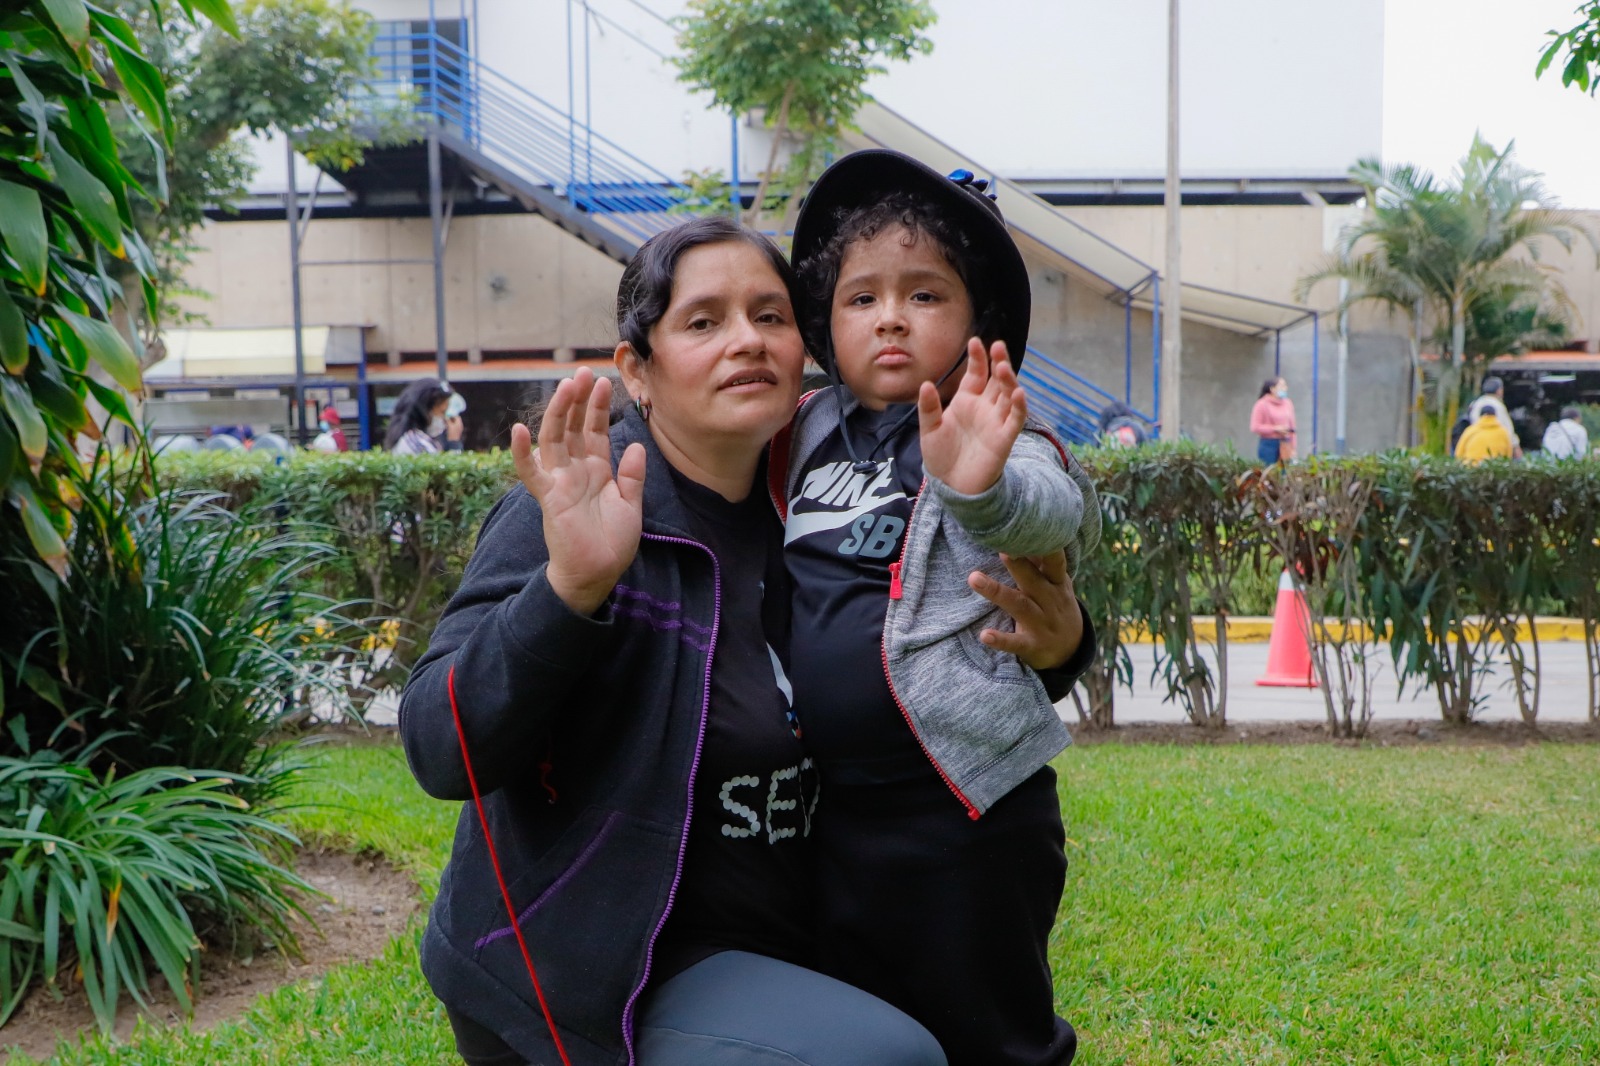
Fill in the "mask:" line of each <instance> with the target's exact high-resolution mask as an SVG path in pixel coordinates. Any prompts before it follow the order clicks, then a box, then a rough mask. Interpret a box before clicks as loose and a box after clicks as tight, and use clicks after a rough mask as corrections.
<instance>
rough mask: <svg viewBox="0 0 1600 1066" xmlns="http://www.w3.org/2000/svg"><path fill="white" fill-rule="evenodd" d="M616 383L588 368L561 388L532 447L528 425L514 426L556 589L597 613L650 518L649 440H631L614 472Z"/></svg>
mask: <svg viewBox="0 0 1600 1066" xmlns="http://www.w3.org/2000/svg"><path fill="white" fill-rule="evenodd" d="M610 413H611V382H610V380H609V379H607V378H603V377H602V378H600V379H599V380H598V381H596V380H595V376H594V374H593V373H592V372H591V371H590V370H589V369H588V368H587V367H584V368H582V369H580V370H579V371H578V372H577V373H576V374H574V375H573V376H572V377H571V378H569V379H568V380H566V381H563V382H562V383H561V384H560V385H559V386H557V387H556V394H555V396H554V397H552V398H551V400H550V406H549V407H548V408H546V409H545V415H544V423H543V425H541V426H540V428H539V450H538V451H537V452H535V451H534V450H533V438H532V435H531V434H530V433H529V432H528V427H527V426H523V425H515V426H512V427H511V458H512V460H513V461H514V462H515V463H516V467H517V477H518V478H519V479H520V480H521V481H522V484H523V487H524V488H526V489H527V490H528V493H529V494H530V495H531V496H533V498H534V499H536V500H538V501H539V505H540V507H541V508H542V509H543V511H544V539H545V546H546V548H548V549H549V552H550V564H549V566H548V568H547V569H546V571H545V574H546V577H547V579H548V580H549V582H550V587H551V588H552V589H553V590H554V591H555V593H556V595H557V596H560V597H561V599H562V601H563V602H565V603H566V605H567V606H568V607H571V608H572V609H573V610H574V611H576V612H577V613H579V614H592V613H593V612H594V611H595V610H596V609H598V608H599V606H600V605H601V604H602V603H604V602H605V600H606V597H607V596H609V595H611V590H612V589H613V588H615V587H616V584H617V579H618V578H620V577H621V576H622V572H623V571H624V570H626V569H627V568H628V564H629V563H631V562H633V557H634V556H635V555H636V554H637V553H638V551H639V534H640V532H641V531H642V529H643V521H644V446H643V445H640V444H630V445H629V446H628V450H627V451H625V452H623V453H622V460H621V461H620V462H619V463H618V464H617V471H616V476H615V477H613V476H612V472H611V435H610V432H609V424H610Z"/></svg>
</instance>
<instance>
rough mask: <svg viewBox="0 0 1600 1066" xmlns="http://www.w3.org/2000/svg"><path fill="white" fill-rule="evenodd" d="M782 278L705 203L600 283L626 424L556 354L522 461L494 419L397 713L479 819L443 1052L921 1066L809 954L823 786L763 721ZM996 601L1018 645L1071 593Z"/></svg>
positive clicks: (923, 1039) (764, 250)
mask: <svg viewBox="0 0 1600 1066" xmlns="http://www.w3.org/2000/svg"><path fill="white" fill-rule="evenodd" d="M794 290H795V284H794V278H793V274H792V272H791V271H790V270H789V267H788V264H787V263H785V262H784V260H783V257H782V255H781V254H780V253H779V252H778V251H777V249H776V248H774V247H773V246H772V245H771V243H770V242H768V241H767V240H766V239H765V238H763V237H761V236H759V235H757V234H754V233H752V232H750V231H748V230H745V229H743V228H741V227H739V226H738V225H737V224H735V223H733V222H731V221H729V220H726V219H719V218H708V219H699V220H695V221H693V222H689V223H685V224H683V225H680V226H678V227H675V228H674V229H672V230H669V231H667V232H665V233H663V234H660V235H658V236H657V237H655V238H653V239H652V240H651V241H649V242H647V243H646V244H645V246H644V247H643V248H642V249H641V250H640V252H639V253H638V254H637V255H636V256H635V257H634V259H633V261H632V262H631V263H630V264H629V265H628V268H627V269H626V270H625V271H624V273H623V277H622V283H621V286H620V289H619V293H618V301H617V304H618V306H617V322H618V331H619V333H620V334H621V338H622V340H621V343H620V344H618V346H617V349H616V363H617V367H618V370H619V372H620V374H621V377H622V380H623V381H624V382H625V384H626V386H627V390H628V393H629V395H630V396H631V397H632V398H633V401H634V403H633V407H632V408H631V409H630V410H629V411H628V412H627V414H626V415H625V417H624V419H623V420H622V422H621V423H620V424H618V425H617V426H616V427H614V428H612V429H611V430H610V431H609V433H608V428H607V423H608V414H607V409H608V406H609V401H610V392H611V385H610V383H609V382H607V381H604V380H601V381H595V380H594V378H593V377H592V375H590V374H589V372H588V371H587V370H580V371H579V372H578V373H577V374H576V375H574V377H573V378H572V379H571V380H569V381H565V382H563V383H562V384H561V385H560V386H559V388H558V389H557V391H556V394H555V396H554V398H553V399H552V401H551V403H550V406H549V408H548V409H547V411H546V413H545V416H544V419H543V422H542V425H541V428H540V433H539V443H540V447H539V451H538V452H537V453H536V454H534V453H532V449H531V441H530V437H529V433H528V431H527V429H526V428H525V427H522V426H517V427H514V428H513V432H512V454H513V456H514V458H515V460H516V464H517V470H518V476H519V478H520V480H521V481H522V487H520V488H514V489H513V490H512V491H511V492H510V493H509V494H508V495H507V496H506V497H505V498H504V499H503V500H502V501H501V502H500V504H499V505H497V507H496V508H495V510H494V511H493V512H492V513H491V514H490V516H489V518H488V519H487V520H486V521H485V523H484V527H483V531H482V533H481V534H480V537H479V542H478V547H477V550H476V551H475V553H474V555H473V558H472V561H471V563H470V564H469V565H468V568H467V573H466V575H465V578H464V580H463V582H462V585H461V589H460V591H459V592H458V593H457V595H456V597H455V598H454V599H453V600H452V602H451V604H450V606H449V608H448V609H447V610H446V612H445V615H444V617H443V618H442V619H441V621H440V623H439V627H438V629H437V630H436V631H435V633H434V636H433V638H432V641H431V642H430V645H429V648H428V652H427V653H426V655H425V656H424V657H423V659H422V661H421V662H420V663H419V664H418V667H417V669H416V671H415V672H414V673H413V675H412V678H411V680H410V681H409V682H408V684H407V687H406V691H405V694H404V697H403V699H402V702H401V712H400V728H401V735H402V739H403V740H404V743H405V747H406V752H407V756H408V758H409V760H410V763H411V766H412V769H413V772H414V773H415V774H416V775H417V777H418V779H419V781H420V782H421V783H422V785H423V787H424V788H426V789H427V790H428V791H429V792H430V793H431V794H433V795H435V796H439V797H441V798H449V799H457V800H464V799H468V798H471V797H472V796H473V795H474V792H475V791H476V792H477V793H480V794H482V796H483V800H482V807H481V812H482V815H481V816H482V817H483V819H485V821H486V822H487V828H488V833H487V835H486V834H485V832H484V830H483V828H482V825H481V823H480V821H479V815H478V814H475V813H474V812H473V811H472V810H470V809H464V810H463V813H462V818H461V821H460V823H459V826H458V829H457V834H456V842H455V847H454V851H453V854H452V858H451V862H450V865H449V867H448V868H447V870H446V872H445V875H444V878H443V884H442V885H441V888H440V891H439V895H438V898H437V899H436V901H435V904H434V907H433V911H432V915H431V919H430V922H429V926H428V930H427V933H426V935H425V937H424V939H423V947H422V964H423V970H424V972H425V973H426V974H427V976H428V979H429V981H430V983H431V984H432V986H433V988H434V990H435V992H436V994H438V995H439V997H440V998H441V999H442V1000H443V1001H444V1003H445V1005H446V1008H447V1012H448V1013H449V1016H450V1019H451V1023H452V1026H453V1028H454V1029H455V1033H456V1039H457V1046H458V1049H459V1050H460V1051H461V1052H462V1056H463V1058H464V1059H465V1060H466V1061H467V1062H468V1063H473V1064H477V1063H495V1064H514V1063H521V1062H526V1061H538V1062H556V1061H563V1060H565V1061H570V1062H571V1063H574V1064H577V1066H583V1064H588V1063H594V1064H599V1063H607V1064H610V1063H618V1062H639V1063H642V1064H643V1066H675V1064H679V1063H682V1064H685V1066H687V1064H689V1063H697V1064H698V1063H713V1064H714V1063H719V1062H751V1061H757V1062H766V1061H782V1062H799V1063H816V1064H819V1066H820V1064H857V1063H859V1064H861V1066H867V1064H884V1066H894V1064H907V1066H912V1064H915V1066H922V1064H929V1066H938V1064H942V1063H943V1062H944V1061H945V1060H944V1056H943V1054H942V1052H941V1051H940V1050H939V1047H938V1045H937V1043H936V1042H935V1041H934V1040H933V1038H932V1037H931V1036H929V1035H928V1033H927V1032H926V1030H924V1029H923V1028H922V1027H921V1026H920V1025H918V1024H917V1023H916V1022H914V1021H912V1020H911V1019H910V1018H908V1017H906V1016H905V1015H904V1014H902V1013H900V1012H899V1011H897V1010H895V1009H894V1008H893V1007H890V1006H889V1005H888V1004H885V1003H883V1002H881V1001H879V1000H877V999H874V998H873V997H871V996H868V995H866V994H865V993H863V992H860V991H859V990H856V989H853V988H851V987H850V986H848V985H844V984H841V983H840V982H837V981H833V980H830V979H828V978H825V977H822V976H821V975H819V974H817V973H815V972H813V971H811V970H809V969H807V968H806V964H807V963H808V962H809V961H810V960H809V955H810V941H811V935H810V916H809V913H808V906H807V894H806V891H805V881H806V872H807V868H806V865H805V864H806V852H805V850H804V849H805V843H806V837H807V836H808V834H809V829H810V818H811V815H812V812H813V811H814V809H815V806H816V802H817V798H818V797H817V792H816V784H815V773H814V770H813V768H812V767H811V765H810V761H809V760H808V759H807V758H806V757H805V754H804V750H803V748H802V747H801V746H800V740H799V729H798V724H797V723H795V722H794V721H793V720H792V716H791V715H790V714H789V713H788V712H789V703H788V697H787V692H788V683H787V677H786V675H785V668H784V661H785V660H786V658H787V640H786V633H785V630H786V627H787V619H788V590H787V577H786V575H785V571H784V566H783V559H782V541H783V534H782V527H781V526H780V525H779V523H778V519H777V517H776V514H775V511H774V508H773V506H772V503H771V501H770V500H768V499H767V498H766V496H765V494H764V493H762V492H760V491H758V490H757V489H756V486H757V485H758V484H759V481H758V480H757V479H758V475H759V474H760V472H761V468H762V466H763V464H764V462H765V445H766V442H767V441H768V440H769V439H770V438H771V437H772V436H773V434H775V433H776V432H777V431H778V429H779V428H781V427H782V426H783V425H784V424H785V423H786V422H787V421H788V419H789V418H790V416H791V415H792V413H793V411H794V407H795V403H796V400H797V398H798V395H799V388H800V378H801V372H802V363H803V360H804V351H803V346H802V343H801V340H800V335H799V331H798V329H797V327H796V325H795V316H794V297H793V294H794ZM613 469H614V470H615V473H614V474H613ZM524 489H525V490H526V491H524ZM1004 595H1006V594H1005V593H1003V592H999V591H996V592H993V593H992V598H994V599H995V600H996V602H998V603H1001V604H1002V606H1008V608H1009V609H1012V610H1013V613H1014V614H1016V615H1017V617H1018V629H1019V633H1021V634H1045V635H1043V636H1040V637H1038V646H1044V645H1046V644H1048V643H1049V642H1050V639H1051V638H1050V637H1049V635H1048V633H1047V631H1048V630H1049V629H1050V625H1049V622H1048V620H1042V619H1045V616H1048V615H1050V614H1051V613H1052V612H1054V614H1056V615H1058V616H1059V615H1060V614H1062V613H1064V612H1065V611H1066V610H1067V609H1069V608H1070V610H1072V611H1074V612H1075V611H1076V610H1077V606H1076V604H1075V602H1073V603H1068V604H1066V605H1065V606H1063V605H1062V604H1061V603H1051V602H1049V601H1050V594H1049V591H1048V590H1037V591H1036V593H1035V595H1034V600H1035V601H1036V602H1037V603H1043V604H1045V608H1046V609H1045V611H1044V612H1043V614H1042V615H1041V614H1039V613H1038V612H1036V611H1035V610H1034V609H1033V608H1032V607H1031V606H1029V605H1028V604H1025V603H1024V604H1021V605H1020V606H1019V601H1017V600H1015V599H1011V600H1009V601H1008V600H1003V599H1002V596H1004ZM1015 595H1016V594H1015V593H1011V594H1010V596H1012V597H1015ZM1071 650H1072V649H1061V650H1060V654H1059V657H1058V658H1057V659H1056V660H1055V661H1058V662H1059V661H1064V660H1066V659H1067V658H1068V656H1069V655H1070V653H1071ZM463 749H464V750H465V752H466V753H467V755H468V757H469V760H470V761H464V760H463V759H462V751H463ZM473 774H475V775H476V776H475V779H473V778H471V777H470V775H473ZM491 844H492V846H493V847H494V848H497V849H498V855H499V860H498V864H496V863H495V862H494V861H492V860H491V857H490V846H491ZM497 870H500V871H503V872H504V875H505V881H504V887H505V896H506V897H508V900H507V901H504V902H503V901H502V896H501V895H500V893H499V890H498V889H497V886H496V880H497V878H498V873H497ZM508 909H509V910H511V911H513V912H515V914H516V916H517V921H516V922H515V923H513V922H512V921H511V920H510V918H509V917H508V914H507V911H508ZM524 933H525V934H526V935H525V936H524ZM524 942H525V943H526V945H527V948H526V950H527V952H528V955H529V956H531V961H527V959H526V957H525V956H524V954H523V950H522V948H523V943H524ZM525 963H526V964H525ZM534 969H536V970H537V980H538V986H539V987H540V988H542V989H543V993H542V994H540V993H539V992H538V991H536V987H535V981H534V980H532V979H530V973H529V971H530V970H534ZM823 1020H825V1023H824V1024H819V1021H823ZM558 1040H559V1045H560V1046H559V1047H558V1046H557V1044H558Z"/></svg>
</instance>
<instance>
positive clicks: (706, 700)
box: [622, 533, 722, 1066]
mask: <svg viewBox="0 0 1600 1066" xmlns="http://www.w3.org/2000/svg"><path fill="white" fill-rule="evenodd" d="M640 537H641V538H642V539H644V540H653V541H656V542H658V543H660V544H683V545H687V546H688V547H691V548H698V549H700V550H701V551H703V552H705V553H706V555H707V556H709V557H710V559H711V589H712V595H713V608H712V613H711V639H710V640H709V641H708V642H707V644H706V648H705V652H706V680H705V687H704V688H703V690H702V691H701V694H700V729H699V732H698V733H697V734H696V736H695V741H694V761H693V762H692V763H690V764H689V800H688V806H687V808H686V809H685V811H684V815H683V836H682V837H680V838H679V840H678V865H677V867H676V868H675V869H674V870H673V872H672V888H671V889H669V890H668V891H667V909H666V910H664V911H662V912H661V920H660V921H659V922H657V923H656V927H655V930H654V931H653V932H651V934H650V942H649V943H648V944H646V945H645V949H644V974H643V976H641V977H640V978H639V986H638V987H637V988H635V989H634V990H633V994H632V995H630V996H629V997H628V1002H627V1003H626V1004H625V1005H624V1006H623V1008H622V1044H623V1047H625V1048H626V1049H627V1051H628V1066H634V1064H635V1063H636V1062H637V1059H636V1057H635V1056H634V1053H633V1008H634V1005H635V1004H637V1003H638V1002H639V996H640V995H641V994H642V993H643V992H644V988H645V985H647V984H649V983H650V966H651V964H652V963H654V961H655V950H656V940H657V939H658V938H659V937H660V936H661V930H662V929H663V928H664V927H665V926H666V924H667V916H668V915H670V914H671V913H672V904H673V903H674V902H675V901H676V900H677V898H678V883H679V882H680V881H682V880H683V855H684V852H685V851H687V850H688V848H689V822H690V821H691V820H692V819H693V818H694V781H695V777H696V776H697V775H698V774H699V772H700V754H701V752H702V750H703V749H704V748H705V743H706V716H707V715H708V714H709V712H710V710H711V658H712V655H713V654H714V653H715V651H716V647H717V630H718V628H719V627H720V626H721V625H722V564H721V563H719V562H717V554H716V552H714V551H712V550H711V549H710V548H708V547H706V546H705V545H704V544H701V543H699V542H698V541H693V540H689V539H687V538H684V537H663V536H661V535H659V534H656V533H641V534H640ZM629 591H630V592H632V591H633V590H631V589H630V590H629ZM683 639H684V641H685V643H687V642H688V634H684V637H683Z"/></svg>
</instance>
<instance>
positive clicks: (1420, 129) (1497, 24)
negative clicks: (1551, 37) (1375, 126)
mask: <svg viewBox="0 0 1600 1066" xmlns="http://www.w3.org/2000/svg"><path fill="white" fill-rule="evenodd" d="M1577 7H1578V0H1387V3H1386V7H1385V34H1384V36H1385V40H1384V86H1383V154H1384V158H1385V160H1386V161H1389V162H1409V163H1416V164H1419V165H1421V166H1425V167H1428V168H1429V169H1431V170H1434V171H1436V172H1438V173H1439V174H1442V175H1443V174H1448V173H1449V172H1450V170H1451V168H1452V167H1453V166H1454V164H1455V162H1456V161H1457V160H1459V159H1460V158H1461V156H1462V155H1464V154H1465V153H1466V150H1467V147H1468V146H1469V145H1470V144H1471V143H1472V132H1473V130H1474V129H1478V130H1481V131H1482V132H1483V135H1484V137H1486V138H1487V139H1488V140H1489V141H1490V142H1491V143H1493V144H1494V145H1496V146H1497V147H1503V146H1504V145H1505V143H1506V142H1507V141H1508V140H1511V139H1512V138H1516V143H1517V158H1518V159H1520V160H1521V161H1522V163H1523V164H1524V165H1526V166H1529V167H1532V168H1533V169H1535V170H1540V171H1543V172H1544V175H1545V184H1546V185H1547V186H1548V188H1549V190H1550V191H1551V192H1552V193H1554V194H1555V195H1556V196H1557V197H1559V198H1560V200H1561V202H1562V203H1563V204H1564V205H1565V206H1567V207H1584V208H1600V99H1595V98H1593V97H1590V96H1587V95H1585V94H1584V93H1582V92H1581V91H1579V90H1578V89H1576V88H1563V87H1562V85H1561V77H1560V71H1559V69H1558V68H1556V69H1552V70H1550V71H1549V72H1547V73H1546V74H1545V76H1544V77H1542V78H1540V79H1538V80H1537V81H1535V80H1534V77H1533V68H1534V65H1535V64H1536V63H1537V62H1538V59H1539V53H1540V51H1541V50H1542V48H1543V42H1544V40H1545V38H1544V32H1545V31H1546V30H1549V29H1556V28H1559V29H1563V30H1565V29H1567V28H1569V27H1571V26H1572V25H1573V24H1574V23H1576V22H1577V21H1578V16H1577V15H1576V14H1575V11H1576V9H1577Z"/></svg>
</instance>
